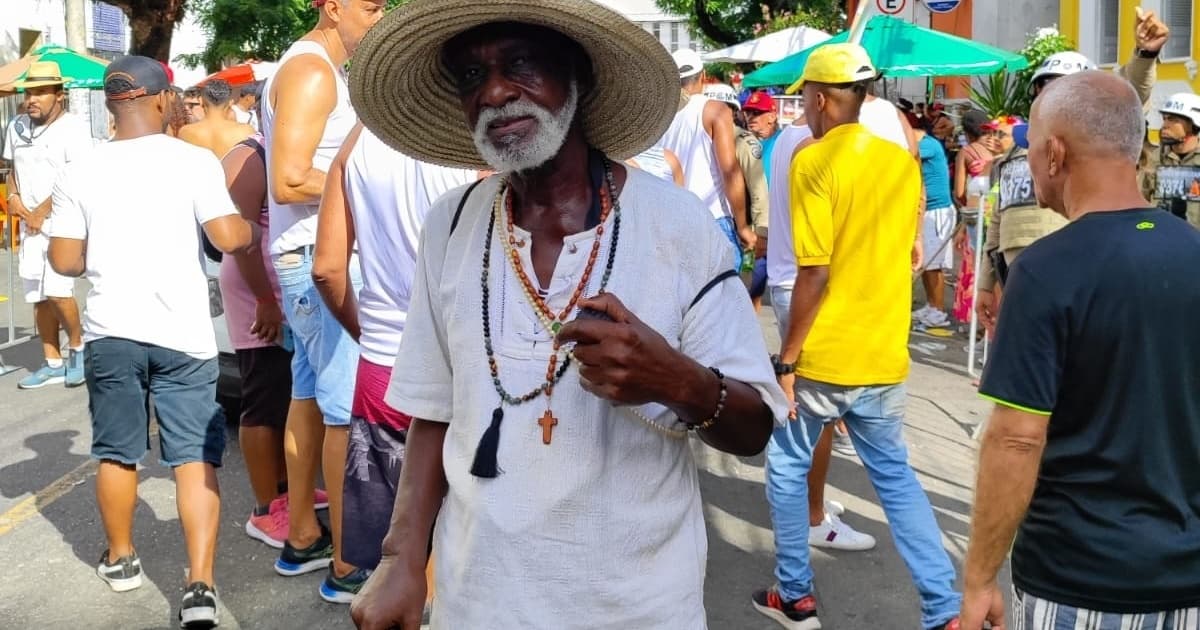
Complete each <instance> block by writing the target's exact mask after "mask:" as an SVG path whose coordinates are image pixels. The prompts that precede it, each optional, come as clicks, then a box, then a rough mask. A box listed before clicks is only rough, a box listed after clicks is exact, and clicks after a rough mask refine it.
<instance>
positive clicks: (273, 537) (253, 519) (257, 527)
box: [246, 499, 288, 549]
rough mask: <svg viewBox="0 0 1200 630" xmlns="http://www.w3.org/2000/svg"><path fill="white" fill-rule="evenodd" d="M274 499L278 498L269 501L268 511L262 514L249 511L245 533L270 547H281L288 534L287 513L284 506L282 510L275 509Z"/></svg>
mask: <svg viewBox="0 0 1200 630" xmlns="http://www.w3.org/2000/svg"><path fill="white" fill-rule="evenodd" d="M276 501H278V499H276V500H275V501H272V502H271V508H270V511H268V512H267V513H266V514H264V515H262V516H255V515H254V513H253V512H251V513H250V518H249V519H248V520H247V521H246V534H247V535H248V536H250V537H251V538H254V539H256V540H260V541H262V542H264V543H266V544H267V545H270V546H271V547H274V548H276V549H283V543H284V542H285V541H286V540H287V535H288V513H287V507H286V506H285V507H284V508H283V509H282V510H277V509H275V507H276Z"/></svg>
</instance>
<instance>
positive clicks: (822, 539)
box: [808, 511, 875, 551]
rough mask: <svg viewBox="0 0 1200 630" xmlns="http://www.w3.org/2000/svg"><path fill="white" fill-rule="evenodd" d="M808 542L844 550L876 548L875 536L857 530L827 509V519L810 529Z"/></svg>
mask: <svg viewBox="0 0 1200 630" xmlns="http://www.w3.org/2000/svg"><path fill="white" fill-rule="evenodd" d="M808 544H809V545H812V546H813V547H825V548H827V549H840V550H842V551H866V550H868V549H874V548H875V538H874V537H873V536H871V535H869V534H864V533H862V532H858V531H855V530H854V528H852V527H850V526H849V525H847V524H845V523H843V522H842V519H840V518H838V517H836V516H834V515H833V513H831V512H828V511H827V512H826V513H825V521H824V522H822V523H821V524H820V525H817V526H815V527H813V528H811V529H810V530H809V531H808Z"/></svg>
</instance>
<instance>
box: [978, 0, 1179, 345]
mask: <svg viewBox="0 0 1200 630" xmlns="http://www.w3.org/2000/svg"><path fill="white" fill-rule="evenodd" d="M1169 34H1170V31H1169V29H1168V28H1167V26H1166V25H1165V24H1163V23H1162V22H1161V21H1160V20H1159V19H1158V16H1157V15H1155V13H1154V12H1153V11H1149V12H1146V11H1143V10H1142V9H1141V7H1138V9H1137V20H1136V22H1135V23H1134V39H1135V41H1136V43H1137V49H1136V50H1135V51H1134V55H1133V57H1132V58H1131V59H1130V60H1129V63H1127V64H1125V65H1124V66H1122V67H1121V70H1120V74H1121V76H1123V77H1125V78H1126V79H1127V80H1128V81H1129V83H1130V84H1132V85H1133V87H1134V89H1135V90H1136V91H1137V93H1138V96H1139V97H1140V98H1141V100H1142V105H1143V106H1145V105H1146V104H1147V103H1149V102H1150V96H1151V91H1152V90H1153V89H1154V82H1155V80H1156V77H1157V72H1158V71H1157V68H1156V60H1157V59H1158V53H1159V51H1161V50H1162V47H1163V46H1164V45H1165V44H1166V43H1167V38H1168V37H1169ZM1094 69H1096V64H1095V63H1093V62H1092V61H1091V60H1090V59H1088V58H1087V57H1085V56H1084V55H1082V54H1080V53H1078V52H1074V51H1068V52H1061V53H1057V54H1054V55H1050V56H1049V57H1047V58H1046V60H1045V61H1044V62H1043V63H1042V65H1041V66H1040V67H1039V68H1038V69H1037V70H1036V71H1035V72H1034V73H1033V79H1032V85H1031V86H1030V89H1032V90H1033V95H1034V96H1035V97H1036V96H1037V95H1038V94H1040V93H1041V91H1042V90H1043V89H1044V88H1045V87H1046V85H1047V84H1049V83H1050V82H1051V81H1054V80H1057V79H1059V78H1061V77H1064V76H1070V75H1073V74H1077V73H1079V72H1085V71H1087V70H1094ZM1097 122H1098V123H1100V124H1103V123H1102V122H1101V121H1097ZM1028 154H1029V152H1028V151H1027V150H1026V149H1025V148H1024V147H1021V146H1013V148H1012V149H1011V150H1010V151H1009V152H1008V154H1007V155H1005V156H1003V157H1001V158H999V159H997V160H996V166H995V167H994V168H993V173H992V179H993V181H995V182H998V183H999V185H1000V189H999V196H998V198H997V200H996V207H995V209H994V210H993V211H992V216H991V219H990V221H989V222H988V226H987V230H986V235H987V241H986V242H985V243H984V246H983V263H982V264H981V265H980V268H979V272H978V276H977V277H976V282H978V283H979V294H978V296H977V297H976V300H975V311H976V313H978V314H979V320H980V322H982V323H983V325H984V327H985V328H987V329H988V330H989V331H992V330H994V328H995V325H996V314H997V313H998V312H999V309H1000V295H1001V291H1000V289H1001V288H1002V287H1003V284H1004V279H1005V277H1006V276H1007V275H1008V266H1009V265H1011V264H1012V263H1013V261H1015V260H1016V258H1017V255H1018V254H1020V253H1021V251H1022V250H1024V249H1025V248H1026V247H1028V246H1029V245H1031V244H1032V243H1033V242H1034V241H1036V240H1038V239H1039V238H1041V237H1043V236H1045V235H1047V234H1049V233H1051V232H1053V231H1055V230H1057V229H1059V228H1061V227H1062V226H1064V225H1066V219H1064V218H1062V217H1061V216H1059V215H1058V214H1056V213H1054V212H1053V211H1051V210H1048V209H1046V208H1042V207H1040V206H1039V205H1038V203H1037V195H1036V192H1035V191H1034V187H1033V177H1032V175H1030V171H1029V158H1028ZM1142 181H1143V183H1144V184H1145V183H1146V182H1147V179H1146V178H1143V180H1142Z"/></svg>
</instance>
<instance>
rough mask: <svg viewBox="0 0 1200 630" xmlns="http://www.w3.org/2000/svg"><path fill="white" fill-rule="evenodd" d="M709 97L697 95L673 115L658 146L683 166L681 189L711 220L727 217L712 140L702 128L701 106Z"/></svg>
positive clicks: (727, 209)
mask: <svg viewBox="0 0 1200 630" xmlns="http://www.w3.org/2000/svg"><path fill="white" fill-rule="evenodd" d="M708 101H709V98H708V97H707V96H703V95H700V94H697V95H695V96H693V97H692V98H691V99H689V100H688V104H687V105H686V106H685V107H684V108H683V109H681V110H679V112H677V113H676V114H675V120H674V121H672V122H671V127H670V128H669V129H667V135H665V136H663V139H662V141H661V142H659V143H658V144H659V146H661V147H663V148H666V149H670V150H671V151H673V152H674V153H675V157H676V158H678V159H679V164H680V165H681V166H682V167H683V178H684V179H683V187H684V188H686V189H688V190H689V191H691V192H692V193H693V194H694V195H696V196H697V197H699V198H700V201H702V202H704V207H706V208H708V211H709V212H711V213H712V216H713V218H714V219H720V218H723V217H727V216H730V212H729V199H728V198H726V196H725V178H724V177H723V176H722V175H721V169H720V168H719V167H718V165H717V156H716V154H715V153H713V142H712V137H711V136H709V135H708V130H706V129H705V128H704V106H705V105H706V104H707V103H708Z"/></svg>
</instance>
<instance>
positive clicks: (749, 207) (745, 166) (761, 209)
mask: <svg viewBox="0 0 1200 630" xmlns="http://www.w3.org/2000/svg"><path fill="white" fill-rule="evenodd" d="M704 95H705V96H707V97H708V98H711V99H712V100H714V101H720V102H722V103H725V104H726V105H728V106H729V111H730V114H732V115H733V117H734V119H736V118H737V117H738V116H740V115H741V113H742V104H741V102H739V101H738V97H737V92H734V90H733V88H732V87H730V86H728V85H725V84H724V83H717V84H715V85H710V86H708V87H706V88H704ZM734 131H735V133H737V140H736V141H735V148H736V150H737V160H738V166H740V167H741V168H742V180H743V181H745V182H746V211H747V212H749V213H750V216H749V217H748V218H747V220H748V221H749V223H750V226H751V227H752V228H753V229H754V234H755V235H756V236H757V237H758V238H757V239H756V242H755V250H756V251H755V268H754V272H753V274H752V275H751V279H750V298H751V299H752V300H753V301H754V309H755V310H758V308H759V305H760V304H761V303H762V296H763V294H764V293H765V292H766V279H767V269H766V261H765V260H762V256H763V255H765V254H766V246H767V239H766V234H767V214H768V212H767V172H766V165H767V162H768V159H767V154H766V150H765V148H764V147H763V143H762V141H761V140H759V138H758V136H756V135H754V132H752V131H750V130H749V129H746V128H745V127H742V126H741V125H737V124H735V125H734ZM760 262H761V263H762V264H761V270H760V265H759V263H760ZM760 276H761V282H759V278H760Z"/></svg>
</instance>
